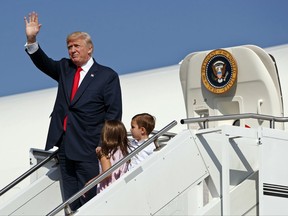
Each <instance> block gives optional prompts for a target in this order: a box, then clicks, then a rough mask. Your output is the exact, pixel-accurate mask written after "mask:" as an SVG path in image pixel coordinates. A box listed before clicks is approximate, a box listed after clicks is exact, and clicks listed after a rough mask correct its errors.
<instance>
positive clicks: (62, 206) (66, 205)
mask: <svg viewBox="0 0 288 216" xmlns="http://www.w3.org/2000/svg"><path fill="white" fill-rule="evenodd" d="M175 125H177V121H172V122H171V123H170V124H168V125H167V126H165V127H164V128H163V129H162V130H160V131H158V132H157V133H156V134H154V135H153V136H151V137H150V138H149V139H148V140H146V141H145V142H144V143H143V144H142V145H140V146H139V147H137V148H136V149H135V150H133V151H132V152H131V153H130V154H129V155H127V156H126V157H124V158H122V159H121V160H120V161H118V162H117V163H116V164H114V165H113V166H112V167H110V168H109V169H108V170H107V171H105V172H104V173H102V174H101V175H99V176H98V177H97V178H95V179H94V180H93V181H92V182H91V183H90V184H88V185H87V186H85V187H84V188H83V189H81V190H80V191H78V192H77V193H76V194H74V195H73V196H72V197H70V198H69V199H68V200H66V201H65V202H63V203H62V204H60V205H59V206H58V207H56V208H55V209H54V210H53V211H51V212H50V213H48V214H47V216H53V215H56V214H57V213H58V212H60V211H61V210H62V209H64V210H65V212H66V214H67V215H72V214H73V212H72V211H71V209H70V207H69V204H71V203H72V202H74V201H75V200H76V199H78V198H79V197H81V196H82V195H83V194H85V193H86V192H87V191H89V190H91V189H92V188H94V187H95V186H96V185H97V184H98V183H100V182H101V181H102V180H104V179H105V178H106V177H107V176H109V175H111V174H112V173H113V172H114V171H115V170H116V169H118V168H119V167H120V166H122V165H123V164H124V163H126V162H127V161H129V160H130V159H131V158H132V157H134V156H135V155H136V154H138V153H139V152H140V151H142V150H143V149H144V148H146V147H147V146H148V145H149V144H151V143H152V142H154V141H155V140H157V139H158V138H159V137H161V136H163V135H164V136H165V135H167V131H169V130H170V129H171V128H173V127H174V126H175ZM168 135H170V136H172V135H173V134H172V133H171V134H168ZM156 148H157V146H156Z"/></svg>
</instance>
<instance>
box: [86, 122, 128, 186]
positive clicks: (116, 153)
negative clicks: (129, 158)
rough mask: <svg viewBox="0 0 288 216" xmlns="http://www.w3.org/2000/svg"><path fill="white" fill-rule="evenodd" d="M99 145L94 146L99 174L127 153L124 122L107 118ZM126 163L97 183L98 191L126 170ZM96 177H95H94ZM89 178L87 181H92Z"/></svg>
mask: <svg viewBox="0 0 288 216" xmlns="http://www.w3.org/2000/svg"><path fill="white" fill-rule="evenodd" d="M101 141H102V145H101V147H97V148H96V154H97V156H98V159H99V162H100V174H102V173H104V172H105V171H106V170H108V169H109V168H110V167H111V166H113V165H114V164H116V163H117V162H118V161H120V160H121V159H122V158H124V157H125V156H126V155H128V154H129V152H128V149H130V147H129V141H128V138H127V131H126V128H125V126H124V124H123V123H122V122H121V121H118V120H107V121H106V122H105V124H104V126H103V129H102V134H101ZM128 163H129V162H127V163H124V164H123V165H122V166H120V167H119V168H118V169H116V170H115V171H114V172H113V173H112V174H111V175H109V176H108V177H107V178H105V179H104V180H102V182H100V184H99V185H98V192H100V191H102V190H103V189H105V188H106V187H108V186H109V185H110V184H111V183H112V182H114V181H116V180H117V179H118V178H120V176H122V175H123V174H124V173H126V172H127V170H128ZM97 177H98V176H97ZM95 178H96V177H95ZM95 178H93V179H91V180H90V181H89V182H91V181H93V180H94V179H95ZM89 182H88V183H89Z"/></svg>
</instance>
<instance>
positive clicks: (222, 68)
mask: <svg viewBox="0 0 288 216" xmlns="http://www.w3.org/2000/svg"><path fill="white" fill-rule="evenodd" d="M237 70H238V68H237V63H236V60H235V59H234V57H233V56H232V55H231V54H230V53H229V52H228V51H226V50H223V49H218V50H214V51H212V52H210V53H209V54H208V55H207V56H206V57H205V59H204V61H203V62H202V67H201V80H202V83H203V84H204V86H205V87H206V88H207V89H208V90H209V91H210V92H213V93H215V94H222V93H225V92H227V91H229V90H230V89H231V87H232V86H233V85H234V83H235V82H236V78H237Z"/></svg>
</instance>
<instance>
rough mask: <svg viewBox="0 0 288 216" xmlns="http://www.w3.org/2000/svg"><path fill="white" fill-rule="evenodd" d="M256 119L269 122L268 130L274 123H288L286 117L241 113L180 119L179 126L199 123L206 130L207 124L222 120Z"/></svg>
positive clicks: (273, 126)
mask: <svg viewBox="0 0 288 216" xmlns="http://www.w3.org/2000/svg"><path fill="white" fill-rule="evenodd" d="M247 118H251V119H258V120H265V121H269V122H270V128H273V129H274V128H275V122H288V117H275V116H271V115H262V114H255V113H243V114H233V115H223V116H207V117H197V118H187V119H181V120H180V123H181V124H190V123H199V122H202V123H203V125H204V128H208V122H211V121H224V120H238V119H239V120H240V119H247Z"/></svg>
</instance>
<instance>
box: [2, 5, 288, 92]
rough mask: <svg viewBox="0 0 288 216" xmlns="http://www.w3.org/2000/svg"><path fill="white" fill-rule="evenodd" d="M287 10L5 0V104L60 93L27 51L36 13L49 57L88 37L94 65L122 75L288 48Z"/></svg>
mask: <svg viewBox="0 0 288 216" xmlns="http://www.w3.org/2000/svg"><path fill="white" fill-rule="evenodd" d="M287 8H288V1H287V0H253V1H251V0H218V1H215V0H145V1H144V0H142V1H141V0H138V1H137V0H105V1H103V0H102V1H100V0H81V1H80V0H47V1H41V0H25V1H19V0H1V2H0V16H1V18H0V26H1V33H0V41H1V47H2V48H1V49H0V62H1V64H2V72H1V74H2V75H4V77H2V78H1V79H0V97H3V96H7V95H13V94H18V93H23V92H30V91H35V90H40V89H45V88H51V87H56V86H57V83H56V82H55V81H54V80H52V79H51V78H49V77H47V76H46V75H44V74H43V73H42V72H40V71H39V70H38V69H37V68H36V67H35V66H34V65H33V64H32V62H31V61H30V59H29V57H28V55H27V54H26V52H25V50H24V44H25V42H26V36H25V24H24V16H28V14H29V13H30V12H32V11H35V12H37V13H38V15H39V22H40V23H41V24H42V27H41V31H40V33H39V34H38V37H37V39H38V42H39V44H40V46H41V47H42V48H43V50H44V51H45V52H46V54H47V55H48V56H49V57H51V58H53V59H55V60H59V59H61V58H63V57H68V52H67V48H66V42H65V40H66V36H67V35H68V34H69V33H71V32H74V31H86V32H88V33H89V34H90V35H91V37H92V40H93V43H94V47H95V49H94V55H93V57H94V58H95V60H96V61H97V62H98V63H100V64H103V65H106V66H109V67H111V68H113V69H114V70H115V71H116V72H117V73H118V74H119V75H121V74H126V73H133V72H138V71H142V70H148V69H154V68H158V67H165V66H170V65H175V64H178V63H179V62H180V61H181V60H182V59H184V58H185V56H186V55H188V54H189V53H191V52H197V51H203V50H212V49H218V48H225V47H231V46H239V45H245V44H254V45H257V46H260V47H262V48H266V47H270V46H276V45H281V44H285V43H288V13H287ZM4 68H5V69H4Z"/></svg>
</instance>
